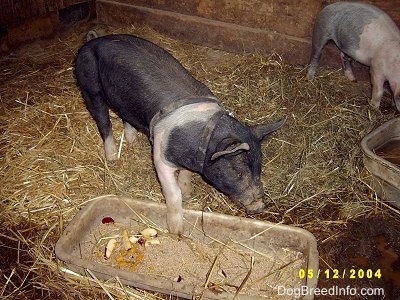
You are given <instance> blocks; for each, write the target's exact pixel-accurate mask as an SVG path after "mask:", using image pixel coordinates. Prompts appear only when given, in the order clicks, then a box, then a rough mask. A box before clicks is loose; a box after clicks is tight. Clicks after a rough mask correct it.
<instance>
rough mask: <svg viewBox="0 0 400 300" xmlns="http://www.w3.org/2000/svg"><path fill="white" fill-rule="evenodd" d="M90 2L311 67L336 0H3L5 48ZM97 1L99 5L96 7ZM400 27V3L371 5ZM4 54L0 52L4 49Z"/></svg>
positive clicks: (190, 37)
mask: <svg viewBox="0 0 400 300" xmlns="http://www.w3.org/2000/svg"><path fill="white" fill-rule="evenodd" d="M83 2H90V3H93V7H96V13H97V18H98V21H99V22H102V23H106V24H110V25H118V26H121V25H122V26H124V25H130V24H147V25H149V26H151V27H153V28H155V29H156V30H158V31H160V32H162V33H165V34H167V35H170V36H172V37H175V38H178V39H182V40H186V41H191V42H194V43H197V44H200V45H206V46H210V47H213V48H217V49H223V50H228V51H233V52H243V51H258V52H262V53H266V54H268V53H271V52H272V51H276V52H277V53H278V54H280V55H281V56H282V57H283V58H284V59H285V60H287V61H289V62H291V63H295V64H307V63H308V59H309V53H310V48H311V42H310V40H311V34H312V27H313V23H314V20H315V17H316V15H317V14H318V12H319V11H320V10H321V9H322V8H323V7H324V6H325V5H327V4H330V3H333V2H336V1H335V0H297V1H293V0H175V1H168V0H2V1H0V43H1V44H2V45H3V46H4V44H6V45H14V44H18V43H19V42H21V41H26V40H29V39H34V38H36V37H40V36H45V35H49V34H51V33H52V32H54V31H55V30H57V24H58V22H59V18H58V13H59V11H60V10H62V9H64V8H67V7H71V6H73V5H76V4H79V3H83ZM94 2H96V6H94ZM365 2H369V3H372V4H374V5H376V6H378V7H381V8H382V9H383V10H385V11H386V12H387V13H388V14H389V15H390V16H391V17H392V18H393V19H394V21H395V22H396V23H397V24H398V25H399V27H400V5H399V1H385V0H370V1H365ZM0 52H1V48H0ZM335 52H337V49H336V47H334V46H332V45H331V46H329V47H327V49H326V51H324V54H323V63H326V64H328V65H333V66H337V65H338V64H339V59H337V53H335Z"/></svg>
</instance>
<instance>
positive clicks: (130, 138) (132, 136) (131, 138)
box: [125, 131, 137, 145]
mask: <svg viewBox="0 0 400 300" xmlns="http://www.w3.org/2000/svg"><path fill="white" fill-rule="evenodd" d="M136 138H137V135H136V132H132V131H126V132H125V139H126V141H127V142H128V144H131V145H132V144H133V143H134V142H135V141H136Z"/></svg>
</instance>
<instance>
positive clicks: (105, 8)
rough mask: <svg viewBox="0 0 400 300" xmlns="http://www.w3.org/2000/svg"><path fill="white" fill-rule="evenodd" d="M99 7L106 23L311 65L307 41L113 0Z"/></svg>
mask: <svg viewBox="0 0 400 300" xmlns="http://www.w3.org/2000/svg"><path fill="white" fill-rule="evenodd" d="M96 4H97V17H98V20H99V22H103V23H106V24H114V25H126V24H135V25H138V24H147V25H149V26H151V27H153V28H155V29H156V30H158V31H160V32H162V33H165V34H167V35H170V36H173V37H175V38H178V39H181V40H185V41H191V42H194V43H197V44H201V45H205V46H209V47H213V48H217V49H222V50H227V51H232V52H243V51H247V52H254V51H259V52H262V53H268V54H269V53H271V52H272V51H276V52H277V53H279V54H280V55H281V56H282V57H283V58H284V59H285V60H287V61H289V62H293V63H302V64H305V63H307V62H308V55H309V52H310V41H309V40H307V39H303V38H297V37H293V36H289V35H285V34H280V33H277V32H274V31H269V30H263V29H256V28H251V27H247V26H241V25H236V24H231V23H226V22H220V21H216V20H210V19H207V18H202V17H196V16H188V15H184V14H179V13H176V12H171V11H164V10H158V9H153V8H148V7H141V6H134V5H128V4H122V3H117V2H114V1H107V0H99V1H97V3H96Z"/></svg>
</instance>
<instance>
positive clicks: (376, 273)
mask: <svg viewBox="0 0 400 300" xmlns="http://www.w3.org/2000/svg"><path fill="white" fill-rule="evenodd" d="M298 276H299V278H300V279H312V278H318V279H344V278H349V279H373V278H378V279H380V278H382V271H381V269H376V270H373V269H342V270H339V269H326V270H322V269H317V270H314V269H300V270H299V272H298Z"/></svg>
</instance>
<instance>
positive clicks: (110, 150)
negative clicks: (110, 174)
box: [104, 134, 118, 161]
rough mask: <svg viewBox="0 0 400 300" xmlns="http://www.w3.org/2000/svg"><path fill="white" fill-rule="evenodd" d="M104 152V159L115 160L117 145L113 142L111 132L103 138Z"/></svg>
mask: <svg viewBox="0 0 400 300" xmlns="http://www.w3.org/2000/svg"><path fill="white" fill-rule="evenodd" d="M104 152H105V154H106V159H107V160H109V161H113V160H117V158H118V155H117V146H116V145H115V143H114V138H113V136H112V134H110V135H109V136H108V137H107V138H106V139H105V140H104Z"/></svg>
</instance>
